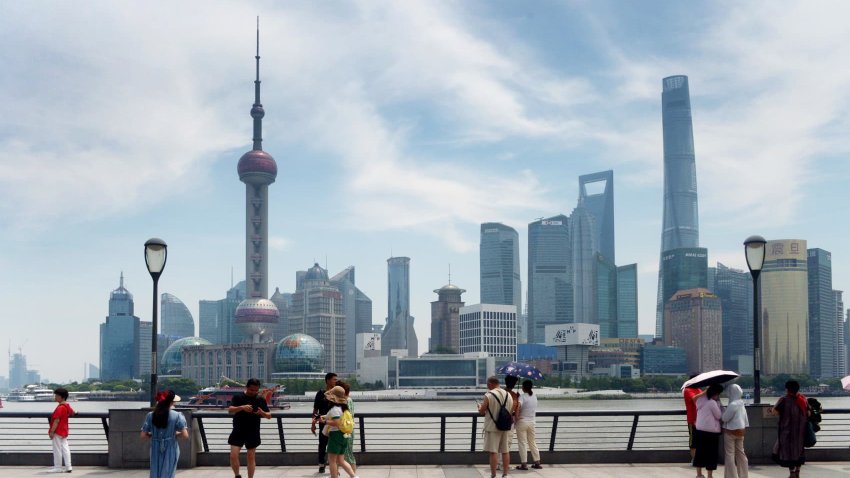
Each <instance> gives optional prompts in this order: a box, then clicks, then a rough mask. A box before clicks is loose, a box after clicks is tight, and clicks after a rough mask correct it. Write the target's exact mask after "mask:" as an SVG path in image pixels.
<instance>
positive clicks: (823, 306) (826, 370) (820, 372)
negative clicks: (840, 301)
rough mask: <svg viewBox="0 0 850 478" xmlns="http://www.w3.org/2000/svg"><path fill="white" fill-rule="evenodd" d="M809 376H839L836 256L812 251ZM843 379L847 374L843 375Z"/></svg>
mask: <svg viewBox="0 0 850 478" xmlns="http://www.w3.org/2000/svg"><path fill="white" fill-rule="evenodd" d="M807 254H808V260H807V268H808V285H809V373H810V374H811V375H812V376H813V377H822V378H832V377H837V376H838V374H837V373H836V370H835V355H836V353H837V347H838V343H837V341H836V332H837V327H836V324H835V297H834V296H833V293H832V254H831V253H830V252H829V251H825V250H823V249H817V248H814V249H809V250H808V251H807ZM842 376H843V375H842Z"/></svg>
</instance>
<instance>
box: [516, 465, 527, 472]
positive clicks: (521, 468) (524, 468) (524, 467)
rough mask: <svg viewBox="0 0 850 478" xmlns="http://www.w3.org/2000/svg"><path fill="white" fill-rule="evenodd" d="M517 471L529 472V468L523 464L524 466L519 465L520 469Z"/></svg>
mask: <svg viewBox="0 0 850 478" xmlns="http://www.w3.org/2000/svg"><path fill="white" fill-rule="evenodd" d="M516 469H517V470H524V471H528V467H527V466H526V465H525V463H523V464H521V465H519V466H518V467H516Z"/></svg>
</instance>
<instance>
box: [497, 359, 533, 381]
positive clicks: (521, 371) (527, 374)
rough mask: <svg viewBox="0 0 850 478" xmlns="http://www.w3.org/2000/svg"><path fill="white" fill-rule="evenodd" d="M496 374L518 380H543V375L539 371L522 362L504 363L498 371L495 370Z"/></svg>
mask: <svg viewBox="0 0 850 478" xmlns="http://www.w3.org/2000/svg"><path fill="white" fill-rule="evenodd" d="M496 373H499V374H502V375H510V376H513V377H518V378H527V379H530V380H543V373H542V372H541V371H540V370H537V368H536V367H533V366H531V365H528V364H527V363H522V362H510V363H506V364H505V365H502V366H501V367H499V369H498V370H496Z"/></svg>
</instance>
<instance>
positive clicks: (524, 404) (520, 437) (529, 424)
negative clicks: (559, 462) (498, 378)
mask: <svg viewBox="0 0 850 478" xmlns="http://www.w3.org/2000/svg"><path fill="white" fill-rule="evenodd" d="M506 381H507V380H506ZM532 386H533V384H532V382H531V380H526V381H524V382H522V393H521V394H520V396H519V402H520V406H519V415H517V421H516V436H517V441H518V442H519V462H520V465H519V466H518V467H516V469H517V470H527V469H528V449H531V458H532V459H533V460H534V463H533V464H532V465H531V467H532V468H536V469H540V468H543V467H542V466H541V465H540V450H538V449H537V443H535V442H534V426H535V415H536V414H537V397H535V396H534V392H533V391H532V390H531V388H532Z"/></svg>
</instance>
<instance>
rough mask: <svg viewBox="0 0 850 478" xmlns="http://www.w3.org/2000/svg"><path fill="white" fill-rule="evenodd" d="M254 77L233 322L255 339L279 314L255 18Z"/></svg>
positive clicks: (270, 162) (271, 176)
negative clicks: (241, 287) (272, 276)
mask: <svg viewBox="0 0 850 478" xmlns="http://www.w3.org/2000/svg"><path fill="white" fill-rule="evenodd" d="M254 58H255V59H256V69H257V77H256V80H254V105H253V106H252V107H251V118H253V119H254V138H253V140H254V147H253V148H252V149H251V151H248V152H247V153H245V154H244V155H242V157H241V158H240V159H239V164H238V166H237V168H236V169H237V172H238V173H239V180H240V181H242V182H243V183H245V282H246V287H247V295H246V297H245V300H243V301H242V302H241V303H240V304H239V306H238V307H237V308H236V314H235V323H236V324H237V325H238V326H239V329H240V330H241V331H242V334H243V335H244V336H245V337H246V339H250V340H251V341H253V342H259V341H261V340H262V339H263V336H264V335H265V334H266V332H268V331H270V330H271V329H272V328H273V327H274V326H275V325H276V324H277V323H278V320H279V318H280V314H279V312H278V310H277V307H276V306H275V305H274V303H273V302H272V301H270V300H269V299H268V296H269V282H268V276H269V263H268V255H269V224H268V222H269V185H271V184H272V183H273V182H274V181H275V179H276V178H277V163H275V160H274V158H273V157H272V156H271V155H270V154H269V153H267V152H265V151H263V146H262V144H263V117H264V116H265V114H266V113H265V110H264V109H263V104H262V103H261V102H260V21H259V18H258V19H257V55H256V56H255V57H254Z"/></svg>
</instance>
